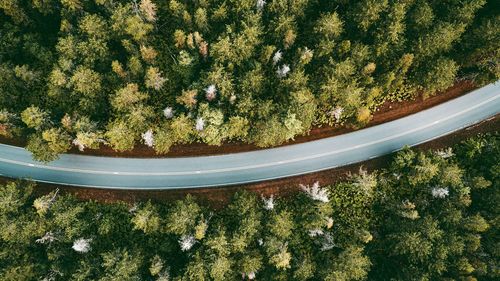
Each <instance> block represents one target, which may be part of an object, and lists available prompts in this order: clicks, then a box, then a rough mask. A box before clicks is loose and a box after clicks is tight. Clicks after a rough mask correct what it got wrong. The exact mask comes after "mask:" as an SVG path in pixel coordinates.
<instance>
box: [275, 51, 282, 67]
mask: <svg viewBox="0 0 500 281" xmlns="http://www.w3.org/2000/svg"><path fill="white" fill-rule="evenodd" d="M282 57H283V53H282V52H281V50H278V51H276V53H274V56H273V65H276V64H277V63H278V62H279V61H280V60H281V58H282Z"/></svg>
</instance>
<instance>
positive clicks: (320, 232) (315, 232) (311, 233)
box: [309, 228, 325, 237]
mask: <svg viewBox="0 0 500 281" xmlns="http://www.w3.org/2000/svg"><path fill="white" fill-rule="evenodd" d="M323 234H325V233H324V232H323V230H322V229H319V228H315V229H311V230H309V237H316V236H321V235H323Z"/></svg>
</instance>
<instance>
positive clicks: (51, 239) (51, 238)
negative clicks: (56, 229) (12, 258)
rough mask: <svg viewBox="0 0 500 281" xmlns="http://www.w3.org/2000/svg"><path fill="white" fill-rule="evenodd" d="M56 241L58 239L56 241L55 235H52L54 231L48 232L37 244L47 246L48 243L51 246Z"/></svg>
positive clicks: (37, 240)
mask: <svg viewBox="0 0 500 281" xmlns="http://www.w3.org/2000/svg"><path fill="white" fill-rule="evenodd" d="M56 240H57V239H56V237H55V235H54V233H52V231H48V232H46V233H45V235H43V236H42V237H41V238H39V239H36V240H35V242H36V243H39V244H47V243H49V244H50V243H52V242H54V241H56Z"/></svg>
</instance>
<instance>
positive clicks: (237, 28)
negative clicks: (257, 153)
mask: <svg viewBox="0 0 500 281" xmlns="http://www.w3.org/2000/svg"><path fill="white" fill-rule="evenodd" d="M219 2H220V1H205V0H204V1H194V2H192V3H191V2H190V3H187V2H186V1H178V0H172V1H167V2H165V3H160V2H159V1H157V0H141V1H132V2H130V1H129V2H126V1H118V2H116V3H114V2H113V3H112V2H110V1H107V0H98V1H95V3H94V2H92V1H91V2H88V1H81V0H65V1H62V2H61V3H60V5H57V3H55V2H54V1H52V0H44V1H40V0H36V1H18V0H5V1H3V2H2V4H1V5H0V13H1V15H2V21H1V22H0V34H2V40H1V43H0V62H1V63H0V92H1V93H2V94H1V95H0V109H1V110H2V112H3V111H4V110H5V111H7V112H10V113H12V114H14V115H16V116H18V115H21V117H22V120H23V121H24V125H23V124H15V123H13V122H9V124H8V126H6V125H5V124H4V122H5V121H1V122H2V123H0V134H2V135H5V136H9V137H11V136H16V137H18V136H19V137H24V138H26V139H35V138H40V137H30V135H31V134H40V133H41V132H39V131H38V130H41V129H43V130H47V129H51V128H52V127H55V128H56V129H58V126H60V124H59V123H58V121H59V120H60V118H61V117H62V116H65V115H69V116H72V117H73V116H75V117H77V118H87V119H88V120H90V121H91V122H92V123H93V124H95V128H94V129H93V130H90V131H89V130H88V131H86V132H82V131H77V130H70V129H67V128H65V130H66V134H67V135H68V136H69V137H70V139H71V140H75V139H77V140H76V141H75V142H74V145H76V146H78V148H80V149H82V147H83V148H97V147H98V146H99V144H100V143H103V144H108V143H109V144H110V145H111V146H112V147H113V148H114V149H116V150H120V151H123V150H130V149H133V147H134V146H135V142H137V141H139V140H140V138H139V136H140V134H142V133H144V132H145V131H147V130H149V129H151V130H153V131H155V137H156V145H155V146H154V148H155V150H156V152H157V153H160V154H163V153H167V152H168V151H169V149H170V147H171V146H173V145H175V144H187V143H191V142H197V141H199V142H204V143H207V144H210V145H221V144H223V143H224V142H228V141H232V140H238V141H243V142H246V143H253V144H255V145H257V146H260V147H269V146H275V145H279V144H282V143H284V142H286V141H288V140H292V139H293V138H294V137H295V136H297V135H301V134H304V133H307V132H308V131H309V130H310V129H311V128H312V126H316V125H322V124H329V125H351V126H355V127H361V126H364V125H366V124H367V123H368V122H369V121H370V119H371V116H372V114H373V112H375V111H376V110H377V107H379V106H380V105H381V104H382V103H383V102H385V101H386V100H391V101H402V100H407V99H412V98H414V97H415V96H416V95H417V94H421V93H422V92H423V93H424V94H425V95H426V96H428V95H432V94H434V93H435V92H438V91H443V90H445V89H446V88H448V87H449V86H451V85H453V83H455V81H456V80H457V79H463V78H466V79H471V80H475V81H476V82H477V83H478V84H485V83H488V82H491V81H495V80H497V79H498V78H499V77H500V76H499V75H500V74H499V73H500V71H499V67H498V65H499V63H498V57H499V56H498V50H499V45H498V44H499V42H500V40H499V38H498V36H499V35H498V34H499V32H498V26H499V23H498V22H499V16H498V13H496V12H495V11H497V9H496V5H495V4H496V3H495V2H494V1H489V0H479V1H472V0H471V1H459V2H456V1H455V2H453V1H444V2H442V1H441V2H440V1H429V0H410V1H407V0H395V1H388V0H363V1H349V0H338V1H309V0H300V1H285V0H273V1H267V2H266V1H254V0H245V1H232V0H231V1H222V2H220V3H219ZM41 26H43V28H40V27H41ZM284 70H286V71H284ZM211 86H213V87H215V89H216V90H215V91H214V92H211V93H210V94H209V93H207V89H208V88H209V87H211ZM166 107H169V108H172V112H174V113H175V114H174V115H173V116H171V117H168V118H167V119H168V120H165V119H164V117H165V116H163V115H162V111H163V110H164V109H165V108H166ZM21 113H24V114H21ZM199 117H202V118H203V120H204V121H205V122H206V124H205V125H206V126H205V128H204V130H201V131H199V132H196V131H195V130H194V127H195V125H194V124H195V122H196V120H197V118H199ZM25 127H27V128H32V129H35V130H36V131H37V132H33V131H32V130H23V129H24V128H25ZM60 134H62V132H60ZM38 144H39V146H41V144H40V142H38ZM34 146H35V145H32V147H34ZM59 151H64V150H63V149H53V152H54V153H59ZM39 156H40V153H39ZM39 156H36V157H38V158H45V159H51V158H52V159H53V158H55V157H54V156H52V157H39Z"/></svg>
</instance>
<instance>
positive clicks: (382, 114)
mask: <svg viewBox="0 0 500 281" xmlns="http://www.w3.org/2000/svg"><path fill="white" fill-rule="evenodd" d="M475 88H476V87H475V85H474V84H473V83H472V82H470V81H461V82H458V83H457V84H455V85H454V86H452V87H450V88H449V89H447V90H446V91H443V92H441V93H437V94H436V95H434V96H432V97H429V98H426V99H424V98H423V96H422V95H419V96H418V97H417V98H415V99H414V100H411V101H403V102H386V103H384V104H383V105H382V106H380V107H379V108H378V110H377V111H376V112H375V113H374V114H373V118H372V120H371V121H370V123H369V124H368V125H367V126H366V127H370V126H375V125H378V124H381V123H385V122H389V121H392V120H396V119H398V118H401V117H404V116H407V115H410V114H414V113H417V112H419V111H422V110H425V109H427V108H430V107H433V106H436V105H438V104H440V103H443V102H446V101H448V100H451V99H454V98H456V97H459V96H461V95H464V94H466V93H468V92H470V91H472V90H473V89H475ZM366 127H365V128H366ZM354 130H355V129H354V128H348V127H345V126H322V127H316V128H313V129H312V130H311V131H310V132H309V134H307V135H304V136H298V137H296V138H295V140H294V141H289V142H287V143H285V144H283V145H281V146H284V145H290V144H297V143H303V142H308V141H313V140H317V139H322V138H327V137H332V136H336V135H341V134H345V133H348V132H352V131H354ZM0 143H5V144H11V145H16V146H25V142H24V141H22V140H19V139H6V138H2V137H0ZM259 149H263V148H259V147H256V146H255V145H252V144H246V143H242V142H230V143H224V144H222V145H221V146H211V145H207V144H204V143H192V144H186V145H175V146H173V147H172V148H171V149H170V152H168V153H167V154H162V155H158V154H156V153H155V151H154V150H153V149H152V148H150V147H147V146H145V145H143V144H137V145H136V147H135V148H134V149H133V150H131V151H125V152H117V151H115V150H113V149H112V148H111V147H109V146H105V145H102V146H101V148H99V149H87V150H85V151H84V152H81V151H79V150H78V149H76V147H73V148H72V149H71V150H70V151H69V152H68V153H73V154H85V155H98V156H111V157H141V158H146V157H148V158H153V157H187V156H201V155H216V154H227V153H237V152H245V151H252V150H259Z"/></svg>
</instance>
